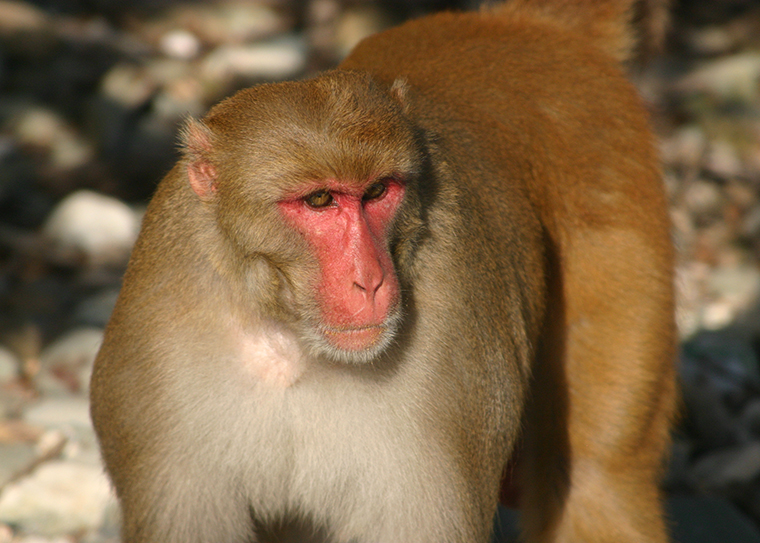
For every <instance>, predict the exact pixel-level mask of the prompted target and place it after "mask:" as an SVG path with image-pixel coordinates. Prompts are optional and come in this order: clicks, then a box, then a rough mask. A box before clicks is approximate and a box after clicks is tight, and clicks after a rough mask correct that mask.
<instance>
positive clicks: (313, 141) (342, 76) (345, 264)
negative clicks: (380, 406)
mask: <svg viewBox="0 0 760 543" xmlns="http://www.w3.org/2000/svg"><path fill="white" fill-rule="evenodd" d="M405 94H406V89H405V86H404V84H403V83H398V82H397V83H396V84H394V85H393V86H392V87H391V88H383V87H381V86H380V85H379V84H376V83H375V82H373V81H372V79H371V78H370V77H369V76H367V75H365V74H362V73H358V72H345V71H335V72H330V73H327V74H325V75H323V76H321V77H319V78H316V79H313V80H309V81H302V82H288V83H280V84H273V85H262V86H259V87H254V88H251V89H247V90H244V91H241V92H239V93H238V94H236V95H235V96H233V97H232V98H229V99H227V100H225V101H224V102H222V103H220V104H219V105H218V106H216V107H215V108H213V109H212V110H211V111H210V112H209V114H208V116H207V117H206V118H205V119H204V121H203V122H198V121H192V120H191V121H189V122H188V123H187V125H186V127H185V130H184V132H183V143H184V149H185V161H184V165H185V171H186V173H187V180H188V184H189V186H190V187H191V188H192V190H193V191H194V193H195V195H194V196H195V197H197V198H198V199H199V200H200V202H201V203H202V205H203V206H204V207H205V208H206V209H207V210H210V211H211V213H210V216H211V217H213V220H214V222H215V223H216V227H217V228H218V231H219V232H220V233H222V236H221V237H220V239H222V240H224V241H223V243H225V244H228V245H229V247H227V248H226V250H222V251H218V253H217V254H218V255H222V256H219V257H217V259H216V260H217V262H215V263H214V264H215V266H216V267H217V269H218V270H219V271H220V272H221V273H222V275H223V276H225V277H228V278H230V279H229V280H230V281H234V282H236V283H238V284H244V285H245V288H244V292H245V296H250V299H251V303H252V305H254V306H256V309H257V310H258V313H259V316H263V317H265V318H275V319H277V320H279V321H281V322H284V323H286V324H287V325H288V326H291V327H293V328H294V329H295V331H296V332H297V336H298V337H301V338H305V339H304V341H305V346H306V347H307V348H308V349H310V350H311V352H312V353H315V354H319V355H326V356H328V357H329V358H332V359H337V360H341V361H352V362H353V361H357V362H359V361H367V360H371V359H373V358H374V357H375V356H377V355H378V354H379V353H380V352H382V351H383V350H384V349H385V348H386V347H387V346H388V345H389V343H390V342H391V341H392V340H393V338H394V335H395V333H396V330H397V327H398V324H399V321H400V319H401V306H402V304H401V286H400V285H401V284H404V283H405V282H404V277H403V275H404V274H406V273H409V272H410V270H409V269H410V267H411V262H412V253H413V248H414V245H415V240H416V239H418V237H419V231H420V229H421V226H420V225H421V221H420V218H419V215H420V210H419V199H418V197H417V191H416V182H417V177H418V174H419V171H420V168H421V163H422V155H423V153H422V147H421V145H420V143H419V139H418V138H417V136H416V133H415V129H414V128H413V126H412V124H411V123H410V121H409V119H408V118H407V115H406V114H405V111H404V109H405Z"/></svg>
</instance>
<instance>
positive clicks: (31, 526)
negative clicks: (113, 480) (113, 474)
mask: <svg viewBox="0 0 760 543" xmlns="http://www.w3.org/2000/svg"><path fill="white" fill-rule="evenodd" d="M113 499H114V498H113V495H112V492H111V488H110V484H109V482H108V480H107V479H106V477H105V475H104V473H103V470H102V468H100V467H99V466H90V465H85V464H80V463H77V462H73V461H52V462H48V463H46V464H43V465H42V466H40V467H39V468H37V469H36V470H35V472H34V473H33V474H31V475H30V476H28V477H25V478H23V479H22V480H20V481H18V482H16V483H13V484H11V485H8V486H7V487H6V488H5V489H4V490H3V492H2V494H1V495H0V522H4V523H7V524H10V525H12V526H15V527H17V529H18V530H19V531H21V532H22V533H33V534H38V535H42V536H60V535H62V534H71V535H74V534H81V533H87V532H91V531H95V530H97V529H98V528H99V527H100V525H101V524H102V522H103V520H104V516H105V513H106V509H107V507H108V505H109V502H110V501H112V500H113Z"/></svg>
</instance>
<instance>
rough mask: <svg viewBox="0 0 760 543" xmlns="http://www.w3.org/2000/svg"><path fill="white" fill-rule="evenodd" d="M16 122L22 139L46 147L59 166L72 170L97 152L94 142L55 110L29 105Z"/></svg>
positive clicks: (53, 162)
mask: <svg viewBox="0 0 760 543" xmlns="http://www.w3.org/2000/svg"><path fill="white" fill-rule="evenodd" d="M12 125H13V128H14V133H15V135H16V137H17V138H18V141H19V142H20V143H22V144H25V145H33V146H36V147H39V148H42V149H45V150H46V151H47V152H48V153H49V158H50V161H51V163H52V165H53V167H55V168H57V169H60V170H72V169H74V168H78V167H81V166H84V165H85V164H87V163H88V162H90V161H91V160H92V158H93V156H94V155H95V150H94V149H93V147H92V145H91V144H90V143H88V142H87V141H85V140H84V139H82V138H81V137H80V135H79V133H78V132H77V131H76V130H75V129H74V128H73V127H71V126H70V125H69V124H68V123H67V122H66V121H64V120H63V119H62V118H61V117H60V115H58V114H57V113H56V112H54V111H52V110H49V109H45V108H40V107H29V108H26V109H25V110H24V111H23V112H21V113H20V114H19V115H18V116H17V117H16V118H15V119H14V120H13V122H12Z"/></svg>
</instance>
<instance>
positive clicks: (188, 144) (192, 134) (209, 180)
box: [180, 118, 217, 200]
mask: <svg viewBox="0 0 760 543" xmlns="http://www.w3.org/2000/svg"><path fill="white" fill-rule="evenodd" d="M180 137H181V141H182V147H183V151H184V154H185V164H186V168H187V179H188V181H189V182H190V187H191V188H192V189H193V191H194V192H195V193H196V194H197V195H198V196H199V197H200V198H201V199H203V200H208V199H209V198H211V197H213V195H214V193H215V192H216V178H217V172H216V167H215V166H214V164H213V162H211V159H210V158H209V155H210V154H211V152H212V151H213V148H214V147H213V142H212V138H213V134H212V132H211V129H209V127H208V126H206V125H205V124H204V123H203V122H202V121H196V120H195V119H192V118H188V119H187V120H186V121H185V125H184V126H183V127H182V130H181V132H180Z"/></svg>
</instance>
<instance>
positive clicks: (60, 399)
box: [24, 395, 92, 432]
mask: <svg viewBox="0 0 760 543" xmlns="http://www.w3.org/2000/svg"><path fill="white" fill-rule="evenodd" d="M24 420H25V421H26V422H27V423H29V424H33V425H35V426H41V427H43V428H54V429H69V430H70V429H77V430H79V431H80V432H82V431H85V432H87V431H91V428H92V422H91V421H90V404H89V401H88V399H87V397H86V396H81V395H80V396H50V397H46V398H43V399H41V400H40V401H38V402H37V403H35V404H33V405H31V406H30V407H29V408H28V409H27V410H26V411H25V413H24Z"/></svg>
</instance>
